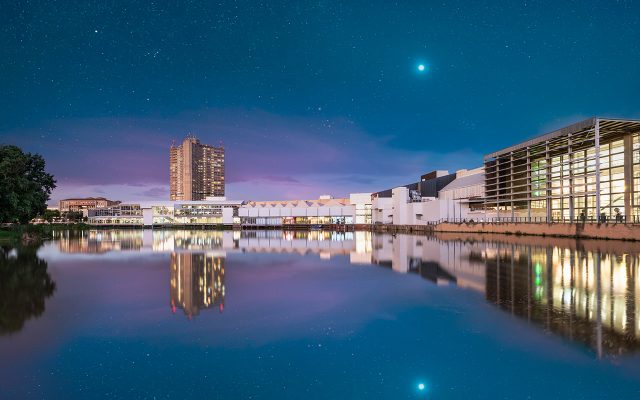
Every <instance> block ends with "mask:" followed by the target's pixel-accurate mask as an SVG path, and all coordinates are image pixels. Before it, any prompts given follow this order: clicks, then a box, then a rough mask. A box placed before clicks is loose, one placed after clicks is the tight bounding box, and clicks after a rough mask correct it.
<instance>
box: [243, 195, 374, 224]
mask: <svg viewBox="0 0 640 400" xmlns="http://www.w3.org/2000/svg"><path fill="white" fill-rule="evenodd" d="M371 207H372V206H371V193H353V194H351V195H349V198H339V199H334V198H332V197H330V196H320V198H319V199H315V200H279V201H250V202H247V203H246V204H244V205H243V206H242V207H241V208H240V209H239V216H240V222H241V224H242V225H243V226H247V227H271V226H313V225H319V226H323V225H324V226H329V225H370V224H371V223H372V212H371Z"/></svg>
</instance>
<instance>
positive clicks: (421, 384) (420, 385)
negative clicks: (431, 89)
mask: <svg viewBox="0 0 640 400" xmlns="http://www.w3.org/2000/svg"><path fill="white" fill-rule="evenodd" d="M420 67H422V68H423V69H424V65H421V66H420ZM418 390H424V383H419V384H418Z"/></svg>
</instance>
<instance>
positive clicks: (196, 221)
mask: <svg viewBox="0 0 640 400" xmlns="http://www.w3.org/2000/svg"><path fill="white" fill-rule="evenodd" d="M241 205H242V202H241V201H233V200H226V199H224V198H213V199H209V200H203V201H149V202H140V203H128V204H119V205H118V206H114V207H105V208H94V209H90V210H88V211H87V223H88V224H90V225H102V226H139V227H143V226H172V225H212V226H215V225H228V226H231V225H238V224H239V223H240V219H239V218H238V209H239V208H240V206H241Z"/></svg>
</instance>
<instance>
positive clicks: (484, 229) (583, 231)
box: [434, 223, 640, 240]
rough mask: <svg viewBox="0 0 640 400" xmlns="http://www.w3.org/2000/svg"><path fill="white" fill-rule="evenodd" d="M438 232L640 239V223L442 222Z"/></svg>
mask: <svg viewBox="0 0 640 400" xmlns="http://www.w3.org/2000/svg"><path fill="white" fill-rule="evenodd" d="M434 230H435V231H436V232H468V233H472V232H479V233H503V234H504V233H506V234H523V235H546V236H571V237H581V238H600V239H604V238H606V239H621V240H640V224H589V223H587V224H547V223H518V224H514V223H475V224H452V223H442V224H438V225H437V226H435V227H434Z"/></svg>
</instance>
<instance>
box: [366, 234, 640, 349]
mask: <svg viewBox="0 0 640 400" xmlns="http://www.w3.org/2000/svg"><path fill="white" fill-rule="evenodd" d="M445 237H446V238H447V239H445V240H441V239H440V238H445ZM532 240H537V241H538V244H532ZM596 243H597V244H598V245H602V242H596ZM605 243H611V242H605ZM580 246H585V244H581V245H580ZM620 246H621V245H620V244H617V245H612V246H611V248H609V249H606V250H601V249H599V248H596V247H594V248H589V249H587V250H585V249H584V248H580V247H577V246H576V241H575V240H573V241H572V240H569V239H565V240H564V241H563V240H560V239H553V240H550V239H541V238H537V239H532V238H518V237H515V238H505V237H504V236H487V235H464V234H444V235H438V237H437V238H436V237H429V236H410V235H396V236H391V235H375V236H374V238H373V249H374V250H373V255H372V262H373V263H375V264H379V265H382V266H387V267H390V268H392V269H393V270H394V271H397V272H401V273H407V272H413V273H418V274H419V275H421V276H422V277H424V278H426V279H428V280H430V281H432V282H435V283H438V284H440V283H455V284H456V285H457V286H459V287H465V288H470V289H473V290H476V291H478V292H481V293H483V294H484V296H485V297H486V298H487V300H489V301H491V302H493V303H496V304H497V305H498V306H499V307H500V309H502V310H505V311H507V312H510V313H512V314H514V315H516V316H518V317H521V318H524V319H527V320H528V321H530V322H531V323H533V324H536V325H539V326H541V327H543V328H544V329H547V330H549V331H551V332H553V333H555V334H558V335H561V336H563V337H566V338H569V339H571V340H573V341H577V342H581V343H584V344H586V345H588V346H589V347H591V348H592V349H593V350H594V351H596V352H597V353H598V355H600V356H602V355H603V354H604V353H608V354H618V353H625V352H631V351H638V350H640V279H638V276H639V274H640V256H639V254H640V245H639V244H633V243H625V244H624V247H623V248H620Z"/></svg>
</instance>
